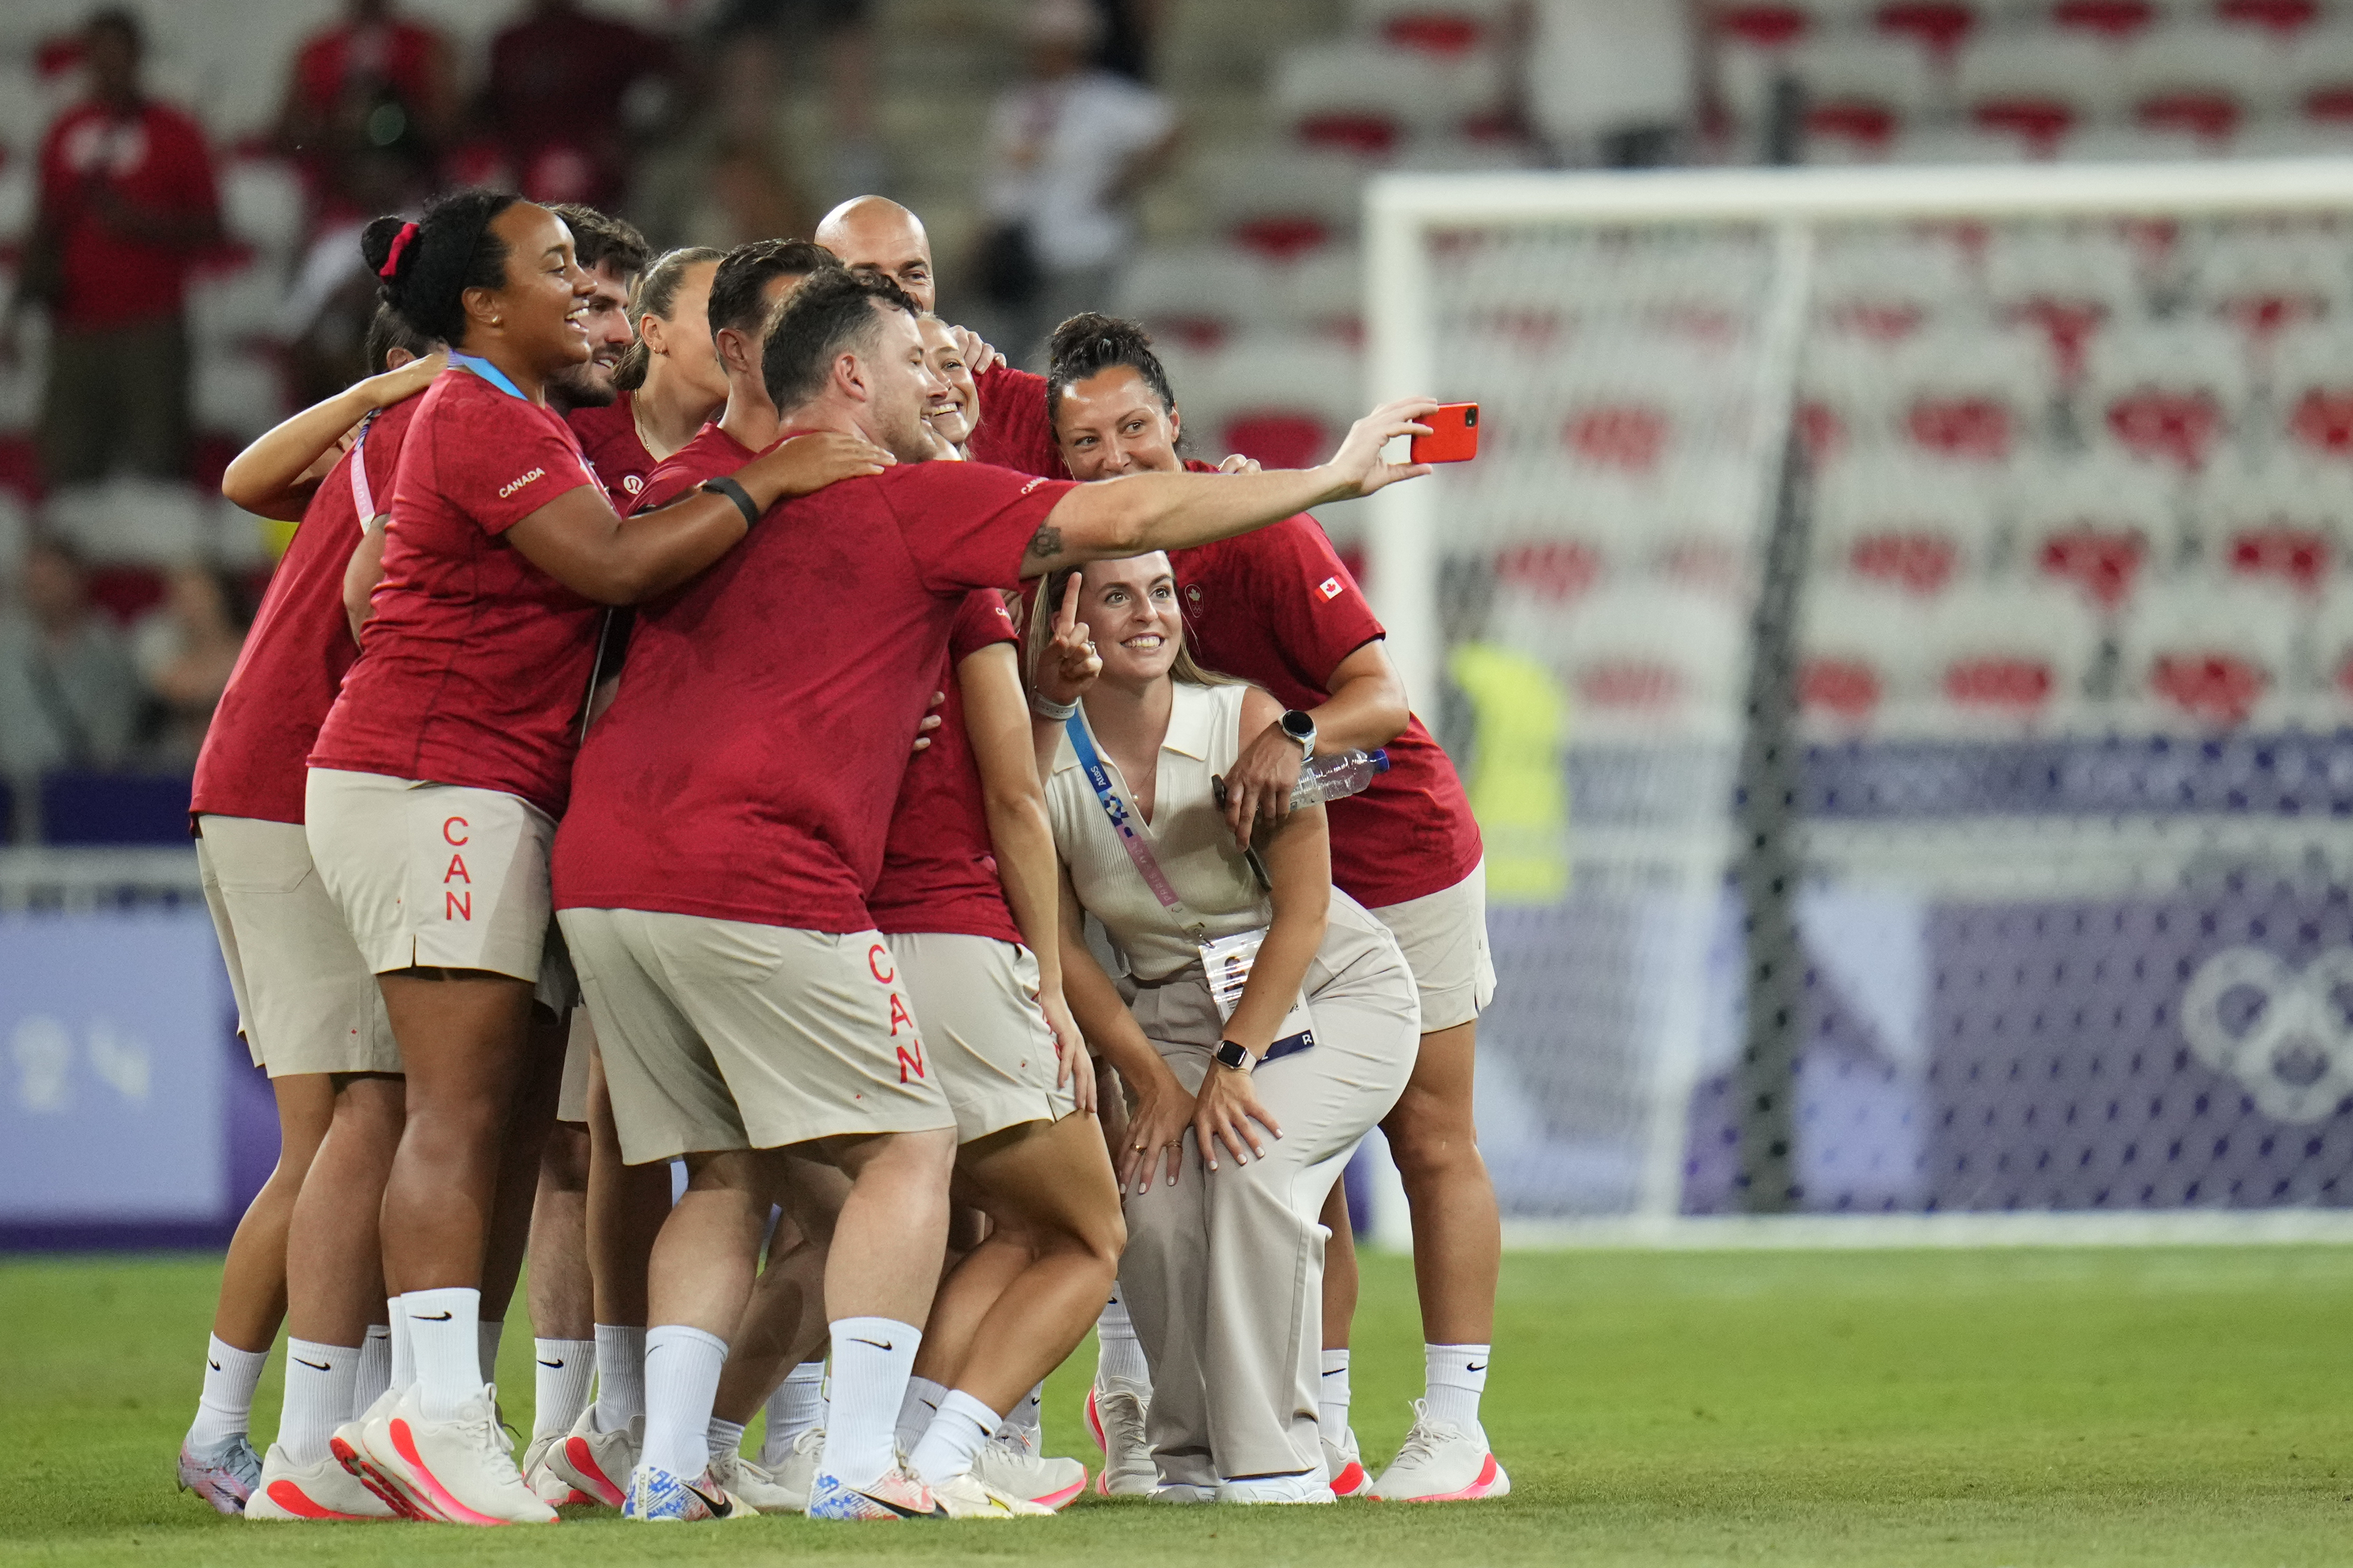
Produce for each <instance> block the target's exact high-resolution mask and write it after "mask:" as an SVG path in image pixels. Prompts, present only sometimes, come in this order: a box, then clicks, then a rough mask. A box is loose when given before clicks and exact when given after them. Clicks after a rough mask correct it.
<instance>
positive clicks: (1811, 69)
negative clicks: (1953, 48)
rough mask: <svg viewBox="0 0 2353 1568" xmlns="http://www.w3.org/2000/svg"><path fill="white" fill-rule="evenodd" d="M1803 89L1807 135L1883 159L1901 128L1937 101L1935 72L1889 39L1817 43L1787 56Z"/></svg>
mask: <svg viewBox="0 0 2353 1568" xmlns="http://www.w3.org/2000/svg"><path fill="white" fill-rule="evenodd" d="M1789 64H1790V67H1791V68H1792V69H1794V70H1795V71H1796V72H1797V74H1798V77H1799V79H1800V80H1801V81H1803V82H1804V83H1805V89H1806V135H1807V138H1808V140H1809V142H1812V141H1814V140H1817V139H1822V140H1829V141H1832V142H1842V143H1845V144H1846V145H1847V146H1848V147H1850V148H1852V149H1854V150H1857V151H1861V152H1864V153H1870V154H1872V155H1877V156H1883V155H1884V154H1885V153H1886V152H1887V151H1888V150H1889V149H1890V148H1892V147H1893V146H1894V143H1895V139H1896V135H1897V133H1898V132H1900V131H1901V130H1902V129H1903V128H1904V126H1905V122H1906V121H1910V120H1912V119H1915V118H1917V117H1921V116H1924V115H1926V113H1928V112H1929V111H1930V110H1932V109H1933V108H1934V106H1935V103H1936V78H1935V74H1934V72H1933V71H1932V70H1931V69H1930V68H1929V65H1928V62H1927V60H1926V58H1924V57H1923V56H1922V54H1921V53H1920V51H1919V50H1917V49H1915V48H1914V47H1911V46H1909V45H1907V44H1905V43H1902V42H1899V41H1897V40H1895V39H1893V38H1882V37H1815V38H1809V39H1808V40H1806V41H1805V42H1804V43H1801V44H1799V46H1798V47H1796V48H1795V49H1794V50H1792V51H1791V53H1790V57H1789Z"/></svg>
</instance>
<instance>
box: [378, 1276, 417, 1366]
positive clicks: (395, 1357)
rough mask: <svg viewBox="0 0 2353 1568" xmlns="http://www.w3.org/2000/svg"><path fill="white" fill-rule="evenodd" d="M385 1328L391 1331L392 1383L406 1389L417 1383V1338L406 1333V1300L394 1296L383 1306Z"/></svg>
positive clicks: (404, 1297) (405, 1298)
mask: <svg viewBox="0 0 2353 1568" xmlns="http://www.w3.org/2000/svg"><path fill="white" fill-rule="evenodd" d="M384 1306H385V1326H386V1327H387V1328H389V1329H391V1330H392V1383H391V1386H392V1387H394V1388H406V1387H407V1386H408V1385H409V1384H412V1383H415V1382H416V1381H417V1337H416V1336H415V1335H414V1334H411V1333H410V1332H409V1331H408V1298H407V1297H406V1296H395V1297H394V1298H393V1299H392V1300H389V1301H386V1302H385V1304H384Z"/></svg>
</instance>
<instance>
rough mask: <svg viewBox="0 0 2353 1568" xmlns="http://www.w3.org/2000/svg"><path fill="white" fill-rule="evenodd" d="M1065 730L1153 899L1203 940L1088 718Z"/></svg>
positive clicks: (1187, 931)
mask: <svg viewBox="0 0 2353 1568" xmlns="http://www.w3.org/2000/svg"><path fill="white" fill-rule="evenodd" d="M1062 728H1063V730H1064V731H1065V732H1066V733H1068V734H1069V736H1070V737H1071V750H1072V751H1074V752H1078V754H1079V766H1080V767H1081V768H1082V769H1084V770H1085V772H1086V775H1087V783H1089V784H1092V785H1093V786H1094V792H1095V799H1096V800H1097V801H1098V802H1100V803H1101V804H1102V805H1103V815H1104V816H1107V817H1109V818H1111V826H1112V831H1113V832H1114V833H1116V834H1118V835H1119V847H1121V848H1122V849H1124V850H1126V851H1127V858H1129V859H1130V860H1132V861H1134V863H1135V869H1136V871H1137V872H1138V873H1139V874H1140V875H1141V876H1142V877H1143V878H1144V885H1145V887H1147V888H1150V889H1152V896H1153V897H1154V898H1155V899H1158V900H1160V902H1161V905H1162V907H1163V908H1165V909H1166V910H1167V911H1168V913H1169V916H1170V918H1171V919H1173V920H1175V921H1176V923H1177V925H1178V926H1180V927H1182V928H1183V930H1184V931H1185V934H1186V935H1187V936H1188V937H1191V938H1192V939H1193V940H1194V941H1195V942H1198V941H1200V940H1201V936H1200V932H1201V922H1200V921H1198V920H1196V919H1194V918H1193V911H1192V910H1188V909H1187V908H1186V907H1185V900H1182V899H1180V898H1178V897H1177V896H1176V889H1175V888H1174V887H1173V886H1171V885H1170V883H1169V881H1168V874H1167V873H1166V872H1165V871H1163V870H1162V869H1161V868H1160V860H1159V858H1158V857H1156V856H1155V855H1154V854H1153V853H1152V846H1150V845H1149V844H1146V843H1145V841H1144V840H1143V839H1142V838H1140V837H1137V836H1136V832H1135V829H1134V826H1130V824H1129V822H1128V819H1127V803H1126V802H1125V801H1124V800H1122V799H1120V798H1119V792H1118V791H1116V790H1114V789H1113V788H1112V787H1111V770H1110V769H1109V768H1107V767H1105V766H1104V765H1103V758H1102V756H1101V755H1099V754H1098V753H1097V752H1096V751H1095V742H1094V737H1093V736H1092V735H1090V734H1088V733H1087V721H1086V720H1085V718H1084V717H1082V715H1080V714H1077V713H1073V714H1071V716H1070V718H1069V719H1067V720H1065V721H1063V724H1062Z"/></svg>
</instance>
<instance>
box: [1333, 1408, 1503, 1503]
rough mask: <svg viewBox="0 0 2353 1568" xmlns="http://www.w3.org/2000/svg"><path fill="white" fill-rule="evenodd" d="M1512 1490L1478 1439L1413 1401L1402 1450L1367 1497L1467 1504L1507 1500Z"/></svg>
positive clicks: (1490, 1454) (1386, 1499)
mask: <svg viewBox="0 0 2353 1568" xmlns="http://www.w3.org/2000/svg"><path fill="white" fill-rule="evenodd" d="M1511 1491H1512V1478H1511V1477H1510V1476H1508V1475H1505V1474H1504V1467H1503V1466H1501V1465H1499V1464H1497V1463H1496V1462H1495V1456H1494V1455H1493V1453H1491V1452H1490V1451H1489V1450H1488V1447H1487V1445H1486V1444H1485V1443H1484V1442H1483V1441H1482V1440H1480V1439H1478V1438H1474V1437H1472V1436H1471V1435H1470V1434H1469V1433H1467V1432H1465V1431H1463V1430H1462V1428H1461V1427H1460V1426H1456V1425H1454V1423H1452V1422H1451V1421H1440V1420H1438V1419H1436V1418H1435V1417H1433V1416H1432V1415H1430V1407H1429V1405H1427V1404H1426V1403H1424V1402H1423V1401H1421V1400H1419V1399H1417V1400H1415V1401H1414V1402H1413V1426H1411V1427H1410V1428H1409V1430H1408V1431H1407V1432H1406V1435H1405V1447H1402V1448H1399V1449H1398V1457H1397V1458H1394V1459H1391V1460H1390V1461H1389V1468H1388V1469H1386V1470H1383V1471H1382V1472H1381V1474H1380V1479H1378V1480H1377V1481H1375V1482H1374V1483H1373V1489H1372V1490H1371V1491H1370V1492H1369V1493H1367V1494H1366V1495H1367V1496H1370V1497H1372V1498H1374V1499H1376V1500H1385V1501H1388V1502H1469V1501H1472V1500H1477V1499H1480V1498H1497V1497H1509V1496H1510V1495H1511Z"/></svg>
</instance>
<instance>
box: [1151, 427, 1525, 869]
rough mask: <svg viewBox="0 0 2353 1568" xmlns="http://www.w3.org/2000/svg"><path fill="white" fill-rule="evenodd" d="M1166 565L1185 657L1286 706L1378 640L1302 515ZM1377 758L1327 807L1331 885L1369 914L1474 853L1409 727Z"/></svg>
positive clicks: (1445, 786)
mask: <svg viewBox="0 0 2353 1568" xmlns="http://www.w3.org/2000/svg"><path fill="white" fill-rule="evenodd" d="M1189 466H1190V467H1193V468H1206V467H1207V465H1206V464H1193V465H1189ZM1169 560H1170V562H1171V563H1172V564H1173V565H1174V566H1175V568H1176V584H1177V588H1178V590H1179V592H1178V601H1179V602H1180V603H1181V604H1182V605H1184V607H1185V633H1186V636H1187V637H1188V638H1190V639H1191V643H1192V649H1193V657H1194V658H1196V659H1198V660H1199V661H1200V662H1201V664H1202V665H1203V666H1205V667H1206V668H1210V669H1216V670H1222V671H1224V672H1225V673H1226V674H1228V675H1233V676H1239V677H1240V678H1241V679H1244V680H1249V681H1253V682H1255V683H1257V684H1258V685H1260V686H1263V687H1264V688H1266V689H1268V690H1269V691H1271V692H1272V693H1274V695H1275V698H1276V699H1277V700H1279V701H1281V702H1282V705H1283V706H1284V707H1286V708H1314V707H1315V706H1317V705H1318V704H1320V703H1322V702H1323V701H1324V700H1326V699H1327V698H1329V697H1330V696H1331V693H1330V692H1329V691H1327V690H1325V689H1324V682H1325V681H1326V680H1328V679H1331V677H1332V671H1333V670H1335V668H1338V667H1339V664H1340V661H1341V660H1342V659H1345V658H1347V657H1348V656H1349V655H1350V654H1352V653H1354V652H1356V650H1357V649H1358V648H1360V647H1364V646H1365V645H1366V643H1368V642H1371V641H1372V640H1373V639H1374V638H1376V637H1382V636H1385V635H1386V633H1385V632H1384V631H1383V630H1382V627H1381V623H1380V622H1379V621H1377V620H1376V619H1375V618H1374V617H1373V612H1372V607H1371V606H1370V605H1366V603H1365V595H1364V591H1363V590H1362V589H1360V588H1358V587H1357V586H1356V579H1355V578H1354V577H1352V576H1350V575H1349V574H1348V569H1347V568H1346V567H1345V566H1343V565H1341V564H1340V558H1339V556H1337V555H1335V554H1334V553H1333V552H1332V542H1331V541H1330V540H1328V539H1326V538H1324V531H1323V530H1322V529H1321V528H1319V527H1317V526H1316V523H1315V520H1314V518H1312V517H1308V516H1306V515H1304V514H1302V515H1300V516H1298V517H1291V518H1285V519H1284V520H1283V521H1281V522H1278V523H1273V524H1271V525H1270V526H1268V527H1265V528H1261V529H1260V530H1258V531H1256V532H1254V533H1245V534H1241V535H1240V536H1238V537H1236V538H1233V539H1224V540H1219V542H1216V543H1214V544H1203V545H1197V546H1196V547H1194V548H1193V549H1191V550H1178V551H1173V552H1170V554H1169ZM1388 753H1389V771H1388V772H1387V773H1376V774H1374V775H1373V782H1372V785H1371V787H1369V788H1368V789H1366V791H1365V793H1364V794H1362V795H1352V796H1350V797H1349V798H1347V799H1346V800H1335V801H1334V802H1333V803H1332V804H1331V805H1330V806H1329V807H1328V808H1327V809H1328V810H1329V811H1330V813H1331V826H1332V883H1333V886H1335V887H1336V888H1338V889H1341V890H1342V891H1343V892H1345V893H1346V894H1347V895H1348V896H1349V897H1351V898H1353V899H1355V900H1356V901H1357V902H1358V903H1360V904H1363V905H1364V906H1365V907H1366V908H1367V909H1376V910H1377V909H1379V908H1381V907H1383V906H1384V905H1387V904H1401V903H1403V902H1405V901H1406V900H1408V899H1419V898H1422V897H1425V896H1427V895H1429V894H1430V893H1435V892H1439V891H1441V890H1442V889H1447V888H1451V887H1452V886H1453V885H1454V884H1455V883H1457V882H1459V881H1461V880H1462V879H1463V878H1465V877H1467V876H1469V875H1470V874H1471V873H1472V870H1473V869H1474V868H1476V867H1477V866H1478V864H1479V857H1480V854H1481V852H1482V850H1481V845H1480V842H1479V825H1478V823H1477V822H1476V821H1475V820H1473V819H1472V816H1471V802H1470V799H1469V797H1468V796H1466V795H1464V794H1463V793H1462V781H1461V779H1460V778H1459V777H1457V776H1456V774H1455V772H1454V763H1453V762H1452V761H1451V759H1449V758H1448V756H1447V754H1446V752H1445V750H1444V748H1442V747H1440V745H1439V743H1438V742H1436V741H1434V740H1432V739H1431V738H1430V731H1428V730H1425V729H1424V728H1422V724H1421V721H1420V720H1419V719H1416V720H1414V721H1412V722H1410V723H1409V724H1408V725H1407V726H1406V730H1405V733H1404V734H1402V735H1399V736H1398V738H1397V739H1396V740H1394V741H1391V742H1389V743H1388Z"/></svg>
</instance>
